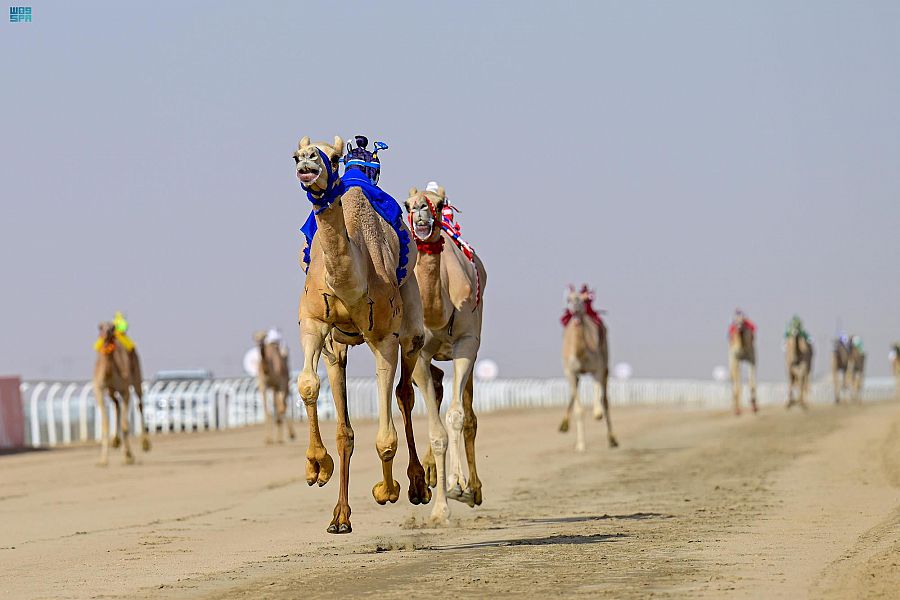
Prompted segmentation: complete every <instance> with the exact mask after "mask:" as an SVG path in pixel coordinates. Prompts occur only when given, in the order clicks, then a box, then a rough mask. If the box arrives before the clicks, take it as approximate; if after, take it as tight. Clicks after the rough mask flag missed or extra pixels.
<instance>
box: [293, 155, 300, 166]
mask: <svg viewBox="0 0 900 600" xmlns="http://www.w3.org/2000/svg"><path fill="white" fill-rule="evenodd" d="M294 164H295V165H299V164H300V157H299V156H295V157H294Z"/></svg>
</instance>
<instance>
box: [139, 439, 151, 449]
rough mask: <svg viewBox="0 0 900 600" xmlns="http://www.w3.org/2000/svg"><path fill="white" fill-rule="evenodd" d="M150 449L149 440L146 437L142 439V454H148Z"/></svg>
mask: <svg viewBox="0 0 900 600" xmlns="http://www.w3.org/2000/svg"><path fill="white" fill-rule="evenodd" d="M150 448H151V445H150V438H148V437H145V438H143V439H142V440H141V449H142V450H143V451H144V452H150Z"/></svg>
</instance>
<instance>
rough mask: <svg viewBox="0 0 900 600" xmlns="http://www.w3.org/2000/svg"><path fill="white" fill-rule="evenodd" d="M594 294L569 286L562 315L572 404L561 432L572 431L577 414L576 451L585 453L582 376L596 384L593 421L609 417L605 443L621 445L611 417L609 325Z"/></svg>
mask: <svg viewBox="0 0 900 600" xmlns="http://www.w3.org/2000/svg"><path fill="white" fill-rule="evenodd" d="M592 300H593V292H591V291H590V290H589V289H588V287H587V285H585V286H582V288H581V290H580V291H575V288H574V287H571V286H570V287H569V294H568V296H567V307H566V314H565V315H564V316H563V326H564V327H565V329H564V330H563V346H562V361H563V371H564V372H565V374H566V379H568V380H569V405H568V407H567V408H566V416H565V418H564V419H563V421H562V423H561V424H560V426H559V430H560V431H563V432H565V431H568V430H569V417H570V415H571V414H572V411H573V409H574V412H575V450H577V451H579V452H581V451H583V450H584V447H585V444H584V424H583V422H582V421H583V419H582V408H581V401H580V400H579V399H578V379H579V377H580V376H581V375H585V374H590V375H591V376H592V377H593V378H594V381H595V388H594V418H596V419H602V418H603V417H606V440H607V442H608V443H609V447H610V448H615V447H616V446H618V445H619V442H618V441H616V436H615V435H613V430H612V420H611V419H610V414H609V397H608V395H607V386H608V383H609V345H608V341H607V334H606V325H604V324H603V321H602V320H601V319H600V316H599V315H598V314H597V313H596V312H595V311H594V309H593V307H591V301H592Z"/></svg>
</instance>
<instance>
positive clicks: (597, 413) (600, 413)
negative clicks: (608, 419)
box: [594, 410, 603, 421]
mask: <svg viewBox="0 0 900 600" xmlns="http://www.w3.org/2000/svg"><path fill="white" fill-rule="evenodd" d="M594 420H595V421H602V420H603V411H602V410H595V411H594Z"/></svg>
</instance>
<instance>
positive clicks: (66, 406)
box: [62, 383, 78, 444]
mask: <svg viewBox="0 0 900 600" xmlns="http://www.w3.org/2000/svg"><path fill="white" fill-rule="evenodd" d="M77 387H78V386H77V384H74V383H70V384H69V386H68V387H67V388H66V391H65V392H63V398H62V405H63V416H62V418H63V435H62V437H63V444H71V443H72V415H71V413H70V410H71V402H70V400H71V398H72V393H73V392H74V391H75V388H77Z"/></svg>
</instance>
